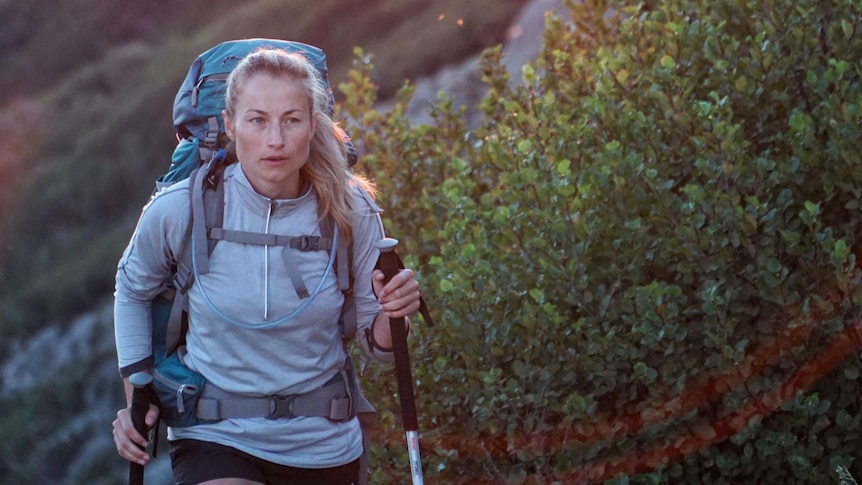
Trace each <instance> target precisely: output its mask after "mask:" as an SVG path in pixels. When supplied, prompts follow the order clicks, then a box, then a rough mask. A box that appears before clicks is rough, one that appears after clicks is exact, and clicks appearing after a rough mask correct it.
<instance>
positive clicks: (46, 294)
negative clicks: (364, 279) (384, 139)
mask: <svg viewBox="0 0 862 485" xmlns="http://www.w3.org/2000/svg"><path fill="white" fill-rule="evenodd" d="M526 3H528V2H526V1H525V0H472V1H470V2H463V1H461V0H436V1H431V0H409V1H404V0H364V1H361V2H360V1H358V0H345V1H340V0H339V1H335V0H322V1H318V2H304V1H299V0H294V1H274V0H259V1H253V2H229V1H224V0H208V1H202V0H183V1H178V0H152V1H145V2H100V1H96V0H69V1H57V0H47V1H39V2H3V3H0V65H2V69H0V129H2V131H3V133H4V140H5V142H6V143H5V144H4V148H3V150H2V151H0V170H2V172H3V174H4V175H3V176H2V177H0V333H2V335H3V336H4V338H3V340H2V344H0V364H2V366H3V367H2V369H3V372H2V374H0V391H2V392H0V409H3V410H4V411H5V412H4V413H3V414H4V415H3V416H2V417H0V439H2V441H3V443H4V444H3V445H2V446H0V483H61V482H62V483H116V481H117V475H116V473H117V472H118V469H119V466H120V465H121V464H120V463H118V461H117V459H116V457H115V456H114V455H112V450H111V443H110V441H109V440H110V436H109V433H108V432H107V431H106V430H107V429H108V426H109V422H110V420H111V419H112V418H111V415H112V413H113V411H109V410H112V409H114V408H115V407H116V405H118V404H119V395H118V389H119V381H118V378H117V377H116V374H115V371H112V370H111V367H112V366H113V365H114V364H113V362H112V360H113V355H111V352H109V351H106V350H105V348H104V344H105V339H108V340H110V339H112V336H111V335H110V334H109V332H110V329H109V328H108V327H106V326H105V324H104V322H105V321H106V320H108V321H109V320H110V314H109V310H106V309H107V308H108V306H106V305H107V303H109V302H110V298H111V292H112V289H113V273H114V269H115V265H116V261H117V259H118V258H119V256H120V252H121V251H122V248H123V247H124V245H125V243H126V242H127V240H128V238H129V236H130V233H131V230H132V228H133V227H134V223H135V220H136V218H137V216H138V214H139V212H140V208H141V206H142V204H143V203H144V202H145V201H146V199H147V197H148V196H149V194H150V192H151V191H152V188H153V187H154V185H153V184H154V180H155V179H156V178H157V177H158V175H159V174H161V173H162V172H163V171H164V170H165V169H166V168H167V166H168V163H169V159H170V154H171V151H172V149H173V146H174V144H175V139H174V134H173V127H172V123H171V108H172V102H173V97H174V94H175V92H176V89H177V87H178V86H179V84H180V81H181V80H182V78H183V77H184V75H185V73H186V71H187V69H188V66H189V64H190V63H191V62H192V60H193V59H194V57H195V56H196V55H197V54H198V53H200V52H202V51H203V50H205V49H207V48H209V47H210V46H212V45H214V44H216V43H218V42H221V41H224V40H229V39H234V38H242V37H277V38H288V39H294V40H300V41H303V42H308V43H312V44H315V45H318V46H320V47H322V48H323V49H324V50H325V51H326V52H327V55H328V62H329V67H330V81H331V82H332V84H333V85H334V86H337V85H338V84H339V83H340V82H343V81H344V80H345V77H346V74H347V71H348V69H349V68H350V66H351V62H352V61H353V58H354V48H355V47H357V46H359V47H361V48H362V49H363V50H364V52H365V53H366V54H368V55H372V56H373V59H374V65H375V71H374V73H373V79H374V81H375V82H376V83H377V84H378V85H379V86H380V91H379V96H380V98H381V99H383V98H386V97H388V96H391V95H392V94H393V93H394V92H395V91H396V90H397V89H398V88H399V87H400V86H401V85H402V84H403V82H404V81H405V80H406V79H416V78H418V77H420V76H423V75H427V74H430V73H433V72H435V71H437V70H438V69H439V68H440V67H442V66H444V65H446V64H449V63H455V62H457V61H460V60H463V59H465V58H467V57H469V56H472V55H475V54H476V53H478V52H479V51H481V50H482V49H484V48H486V47H490V46H493V45H496V44H500V43H502V42H503V41H504V39H505V34H506V29H507V27H508V25H509V24H510V22H511V20H512V18H513V17H514V16H515V15H516V14H517V13H518V11H519V10H520V9H521V8H522V7H523V6H524V5H525V4H526ZM336 96H338V93H336ZM82 322H84V324H85V325H83V327H86V328H87V329H88V330H86V332H89V333H85V335H84V336H83V337H81V339H83V340H82V341H78V342H76V343H75V348H74V349H71V350H68V349H66V348H65V347H64V345H65V344H66V343H67V341H68V339H70V338H72V335H71V331H70V329H71V328H72V327H73V324H75V325H78V326H79V327H81V324H82ZM87 322H92V323H87ZM88 325H89V326H88ZM63 332H66V333H63ZM106 334H107V335H106ZM34 336H35V337H36V338H34ZM79 337H80V336H79ZM88 339H89V340H88ZM94 339H95V340H98V341H99V342H101V347H100V346H99V345H96V344H93V341H94ZM88 342H89V344H92V345H89V344H88ZM94 349H101V350H94ZM27 353H29V354H32V355H24V354H27ZM49 358H53V359H55V360H58V359H59V360H58V361H62V359H66V360H65V361H66V362H68V366H69V367H68V372H65V373H64V374H63V375H51V376H39V371H40V368H41V369H42V370H43V371H44V372H48V371H47V370H44V369H51V368H52V367H50V366H47V365H46V366H40V363H41V362H43V359H49ZM112 372H113V374H112ZM34 375H35V377H34ZM93 381H100V382H96V383H94V382H93ZM93 430H98V433H101V434H104V435H105V436H101V435H98V433H96V435H98V436H95V437H94V431H93ZM106 440H107V441H106ZM70 450H75V451H74V452H70ZM96 477H101V478H100V479H98V480H97V479H96ZM63 480H65V482H63ZM99 480H101V482H100V481H99Z"/></svg>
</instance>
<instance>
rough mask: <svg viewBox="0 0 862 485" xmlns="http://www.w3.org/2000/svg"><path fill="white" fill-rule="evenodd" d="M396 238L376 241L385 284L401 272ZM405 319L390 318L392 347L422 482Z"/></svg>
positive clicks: (417, 483)
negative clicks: (399, 270)
mask: <svg viewBox="0 0 862 485" xmlns="http://www.w3.org/2000/svg"><path fill="white" fill-rule="evenodd" d="M397 245H398V240H397V239H392V238H385V239H382V240H381V241H380V242H378V243H377V249H379V250H380V261H379V263H380V270H381V271H383V275H384V279H383V282H384V284H386V283H388V282H389V280H391V279H392V278H393V277H394V276H395V275H396V274H398V255H396V254H395V246H397ZM404 325H405V322H404V318H403V317H402V318H390V319H389V326H390V328H391V330H392V350H393V351H394V353H395V377H396V379H397V381H398V398H399V400H400V401H401V422H402V423H403V425H404V432H405V434H406V436H407V456H408V457H409V459H410V474H411V475H412V476H413V485H423V483H424V482H423V479H422V459H421V458H420V456H419V435H418V430H419V422H418V420H417V418H416V399H415V397H414V395H413V375H412V373H411V372H410V355H409V354H408V353H407V330H406V329H405V328H404Z"/></svg>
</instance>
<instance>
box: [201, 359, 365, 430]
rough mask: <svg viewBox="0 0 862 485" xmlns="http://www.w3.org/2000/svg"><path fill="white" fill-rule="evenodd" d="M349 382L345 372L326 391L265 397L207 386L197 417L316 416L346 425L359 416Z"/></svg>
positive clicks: (331, 380)
mask: <svg viewBox="0 0 862 485" xmlns="http://www.w3.org/2000/svg"><path fill="white" fill-rule="evenodd" d="M350 378H352V377H351V376H348V375H347V372H346V371H345V370H341V371H340V372H339V373H338V374H336V375H335V376H334V377H333V378H332V379H330V380H329V381H328V382H327V383H326V384H324V385H323V387H320V388H319V389H316V390H314V391H311V392H307V393H305V394H296V395H290V396H278V395H276V396H262V397H252V396H246V395H242V394H234V393H231V392H228V391H225V390H223V389H220V388H218V387H216V386H214V385H212V384H211V383H207V384H206V385H205V386H204V389H203V392H202V393H201V397H200V400H199V401H198V404H197V417H198V419H200V420H220V419H230V418H268V419H277V418H293V417H297V416H314V417H324V418H328V419H330V420H332V421H347V420H349V419H351V418H353V417H354V416H355V415H356V414H355V411H354V409H353V406H352V403H353V395H352V394H353V393H352V392H351V385H350V384H349V381H348V379H350Z"/></svg>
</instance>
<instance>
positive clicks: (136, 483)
mask: <svg viewBox="0 0 862 485" xmlns="http://www.w3.org/2000/svg"><path fill="white" fill-rule="evenodd" d="M129 381H130V382H131V383H132V386H134V389H133V390H132V410H131V412H132V424H133V425H134V426H135V429H136V430H137V431H138V433H140V434H141V436H147V422H146V417H147V411H149V409H150V393H149V392H148V391H149V386H150V383H151V382H153V376H151V375H150V374H148V373H146V372H136V373H134V374H132V376H131V377H129ZM129 485H144V465H140V464H138V463H129Z"/></svg>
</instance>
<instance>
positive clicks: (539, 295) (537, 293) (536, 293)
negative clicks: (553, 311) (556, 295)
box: [530, 288, 545, 303]
mask: <svg viewBox="0 0 862 485" xmlns="http://www.w3.org/2000/svg"><path fill="white" fill-rule="evenodd" d="M530 297H531V298H532V299H533V300H535V301H536V303H543V302H544V301H545V292H544V291H542V290H540V289H539V288H533V289H532V290H530Z"/></svg>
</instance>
